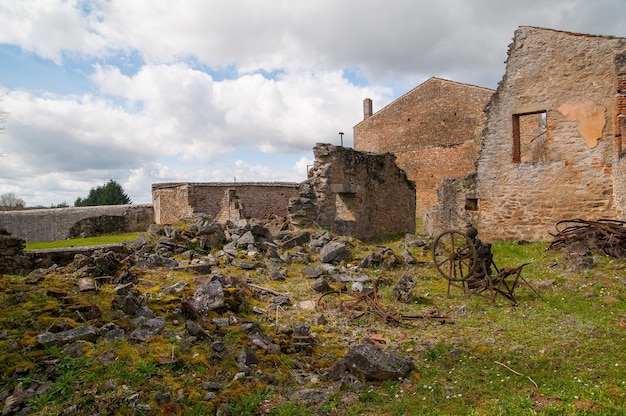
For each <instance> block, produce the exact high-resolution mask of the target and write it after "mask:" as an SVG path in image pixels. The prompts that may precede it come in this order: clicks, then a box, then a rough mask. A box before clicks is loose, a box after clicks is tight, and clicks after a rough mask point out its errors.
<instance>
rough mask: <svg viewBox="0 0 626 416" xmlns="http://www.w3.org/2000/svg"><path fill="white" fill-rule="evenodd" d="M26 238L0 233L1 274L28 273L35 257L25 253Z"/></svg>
mask: <svg viewBox="0 0 626 416" xmlns="http://www.w3.org/2000/svg"><path fill="white" fill-rule="evenodd" d="M24 247H25V246H24V240H23V239H21V238H16V237H11V236H10V235H5V234H0V274H26V273H28V272H30V271H31V270H32V268H33V264H34V262H33V259H32V258H31V257H30V256H28V255H26V254H25V253H24Z"/></svg>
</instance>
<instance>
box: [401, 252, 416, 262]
mask: <svg viewBox="0 0 626 416" xmlns="http://www.w3.org/2000/svg"><path fill="white" fill-rule="evenodd" d="M400 257H401V258H402V261H404V263H405V264H415V263H417V260H415V257H413V255H412V254H411V253H410V252H409V250H404V251H403V252H402V253H400Z"/></svg>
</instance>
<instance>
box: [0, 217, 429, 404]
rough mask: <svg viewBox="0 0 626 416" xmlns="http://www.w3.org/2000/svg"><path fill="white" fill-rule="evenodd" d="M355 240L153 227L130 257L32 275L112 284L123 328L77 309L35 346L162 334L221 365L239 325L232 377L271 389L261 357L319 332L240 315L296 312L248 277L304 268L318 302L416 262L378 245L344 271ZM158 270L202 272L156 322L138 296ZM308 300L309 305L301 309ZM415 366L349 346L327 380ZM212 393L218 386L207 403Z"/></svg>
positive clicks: (76, 347)
mask: <svg viewBox="0 0 626 416" xmlns="http://www.w3.org/2000/svg"><path fill="white" fill-rule="evenodd" d="M351 244H352V243H351V240H350V239H349V238H346V237H333V236H332V235H331V234H330V233H329V232H327V231H324V230H319V231H300V230H289V229H287V227H286V226H284V224H282V223H278V222H275V221H274V222H270V221H267V222H262V221H258V220H245V221H239V222H238V223H236V224H235V223H227V224H226V225H224V226H222V225H219V224H216V223H214V222H212V221H211V220H210V218H208V217H205V216H196V217H194V218H193V220H192V222H191V223H190V224H187V226H186V227H173V226H154V225H153V226H151V227H150V229H149V230H148V232H147V233H145V234H142V235H141V237H140V238H139V239H138V240H136V241H134V242H132V243H129V244H128V245H127V247H126V250H125V251H122V252H120V251H119V250H118V251H117V252H113V251H107V250H106V249H101V250H96V251H95V252H94V253H93V255H91V256H85V255H76V256H75V258H74V261H73V262H72V263H70V264H69V265H67V266H65V267H59V266H53V267H51V268H49V269H38V270H35V271H33V272H31V273H30V274H29V276H28V277H27V279H28V281H29V282H30V283H32V284H37V283H39V282H41V281H44V280H45V279H46V278H47V277H46V276H47V275H48V274H55V275H58V274H62V275H63V276H72V278H75V279H76V282H77V287H78V290H79V293H82V292H93V291H97V290H98V288H99V287H101V286H102V285H107V284H108V285H113V286H114V289H113V294H114V295H113V296H114V297H113V299H111V308H112V309H113V310H114V311H115V312H114V314H115V318H116V322H118V324H116V323H113V322H103V320H102V315H103V314H102V311H100V310H99V308H98V306H97V305H88V306H83V307H80V308H75V311H74V313H75V316H76V319H75V320H76V321H77V322H83V323H84V325H82V326H78V327H69V326H68V325H64V324H63V320H60V321H59V322H60V323H59V324H57V325H53V326H51V327H50V328H47V329H46V330H45V331H44V332H42V333H40V334H39V335H38V337H37V340H38V342H39V343H40V344H41V345H42V346H44V347H47V346H53V345H54V346H58V347H59V348H63V349H65V351H80V350H81V348H82V347H81V345H82V343H83V342H85V341H86V342H92V343H93V342H105V343H106V342H112V341H114V340H116V339H126V340H128V341H129V342H131V343H136V344H138V343H143V342H146V341H148V340H150V339H151V338H153V337H156V336H159V335H162V336H163V337H168V338H169V337H177V338H178V339H180V342H181V343H183V344H186V345H194V344H197V343H200V342H209V343H210V346H211V349H212V351H213V357H212V358H211V360H214V361H219V360H220V359H222V358H223V357H224V356H225V354H226V353H227V351H226V350H225V348H226V347H225V341H224V337H225V333H227V331H228V330H229V328H230V330H233V328H237V330H240V331H244V332H245V333H246V334H247V337H248V339H249V340H250V343H251V345H252V346H253V348H249V347H242V348H241V349H240V350H239V351H238V352H236V362H237V367H238V369H239V373H238V374H237V375H236V376H235V379H236V378H241V377H249V376H254V377H257V378H259V379H260V380H263V381H264V382H266V383H269V384H272V383H276V377H275V376H274V375H273V374H259V373H258V372H257V371H254V369H255V367H256V364H257V363H258V362H259V359H260V358H259V354H258V352H263V355H265V354H281V353H285V354H294V353H295V354H298V353H307V351H308V352H310V350H311V349H312V348H314V347H315V345H316V336H315V334H313V333H312V332H311V329H310V326H309V324H307V323H304V322H299V323H297V324H296V325H295V326H294V327H280V326H279V327H276V328H275V333H273V334H270V333H268V332H267V331H266V330H264V329H263V327H262V326H261V325H259V324H258V323H256V322H250V321H249V320H248V319H242V318H241V313H242V312H243V311H246V310H247V311H249V310H250V309H251V308H250V305H249V299H250V298H251V297H252V296H254V297H255V298H256V299H259V300H263V301H265V302H266V305H267V307H266V308H258V307H255V309H254V310H253V312H254V313H255V314H257V315H262V314H271V313H272V311H277V310H279V309H281V308H283V309H284V308H290V307H292V306H293V300H292V299H290V297H289V296H288V295H286V294H282V293H277V292H274V291H271V290H269V289H266V288H262V287H260V286H255V285H254V282H253V281H251V280H250V279H249V275H250V272H251V271H260V272H261V273H264V274H266V275H268V276H269V277H270V278H271V279H272V280H277V281H282V280H286V279H290V278H294V277H293V271H292V270H293V269H291V268H289V267H288V266H289V265H291V264H298V265H302V267H299V268H298V269H297V270H299V276H298V278H302V279H309V280H310V281H311V285H310V286H311V296H312V297H313V296H317V295H318V294H320V293H325V292H328V291H331V290H333V288H332V287H333V286H337V285H341V286H342V287H346V288H348V289H349V290H353V291H363V290H365V289H366V287H367V286H368V285H370V284H371V283H372V282H371V281H370V278H369V276H368V275H367V273H366V272H365V270H364V269H366V268H371V267H376V268H389V267H393V266H394V265H398V264H401V263H414V262H415V259H414V258H413V257H412V256H410V258H409V256H406V255H396V254H394V253H393V252H392V250H390V249H389V248H382V247H381V248H380V249H379V250H378V251H376V252H375V253H373V254H371V255H368V256H366V257H365V258H364V259H363V260H362V261H361V263H360V265H358V266H356V265H352V266H347V263H346V260H349V259H350V255H351V254H350V253H351V251H350V248H351ZM418 245H419V244H418ZM422 245H423V244H422ZM226 267H228V268H230V269H229V270H232V268H235V269H236V270H240V273H237V275H236V276H234V277H227V276H226V274H227V273H225V272H224V269H225V268H226ZM154 269H167V270H172V271H182V272H189V273H193V274H194V276H195V277H194V279H193V283H192V284H193V285H194V288H193V291H192V292H193V293H192V294H191V296H187V297H185V298H183V299H182V300H180V302H179V304H177V305H174V306H173V308H170V311H171V312H170V315H169V316H158V315H157V313H156V312H155V311H153V310H151V309H150V308H149V307H148V306H146V305H147V304H148V302H146V298H145V295H142V294H141V291H140V290H139V289H140V287H142V286H144V287H145V285H149V284H150V282H147V281H146V279H144V277H143V276H145V275H146V274H147V272H148V271H150V270H154ZM231 274H232V272H231ZM153 283H154V282H153ZM155 285H156V284H155ZM188 286H189V283H188V282H184V281H180V282H177V283H175V284H173V285H171V286H168V287H165V288H163V289H162V293H152V294H151V295H152V296H156V297H159V296H163V295H168V294H175V293H180V292H182V291H184V290H187V293H189V288H188ZM411 289H412V286H410V287H408V286H406V282H405V285H404V286H403V288H402V289H401V290H400V289H399V293H401V294H400V295H398V297H399V298H401V299H403V300H404V301H406V300H408V299H409V298H410V296H411V295H410V294H409V293H408V292H410V290H411ZM49 295H51V296H54V297H56V298H57V299H59V300H60V301H61V302H62V303H66V304H68V305H71V304H72V303H73V302H76V299H74V298H75V297H76V296H79V295H76V294H74V293H72V294H70V293H64V292H63V291H56V292H55V291H49ZM305 303H306V302H302V304H303V305H304V304H305ZM309 303H312V305H308V306H307V307H311V308H315V304H314V303H313V302H309ZM302 307H304V306H302ZM209 316H211V317H212V318H209ZM215 316H217V317H215ZM120 322H126V323H127V324H124V325H122V324H119V323H120ZM181 322H184V328H185V331H186V334H180V333H179V332H178V333H177V332H175V331H174V330H172V329H171V328H170V326H171V325H170V323H174V324H180V323H181ZM323 322H324V317H323V316H320V317H318V318H316V321H315V322H314V323H315V324H320V323H323ZM411 369H412V364H411V363H410V362H409V361H406V360H404V359H402V358H400V357H398V356H396V355H394V354H392V353H389V352H386V351H382V350H381V349H379V348H378V347H376V346H374V345H365V346H362V348H361V347H359V348H357V346H352V347H351V349H350V351H349V352H348V354H347V355H346V356H345V357H344V359H343V360H341V361H338V362H337V363H335V365H333V367H332V368H329V369H328V377H329V378H330V379H331V380H340V381H341V382H342V383H346V382H347V383H350V384H351V385H353V386H359V385H360V383H361V382H360V381H359V380H393V379H398V378H402V377H406V376H407V374H408V373H409V372H410V371H411ZM216 390H219V387H218V388H217V389H216ZM39 394H41V393H39ZM215 394H216V393H215V391H213V390H212V391H210V392H208V393H207V397H208V396H211V395H213V396H214V395H215ZM297 395H302V396H303V397H304V398H303V399H302V400H305V401H306V400H323V398H324V397H326V394H325V393H324V392H308V391H303V392H297V393H296V396H297ZM22 396H23V395H22ZM9 397H11V400H9V399H8V398H7V400H9V401H7V403H9V402H10V403H11V406H12V407H14V408H15V409H18V408H19V407H20V403H21V405H23V404H24V402H25V400H21V402H20V400H16V397H15V393H13V394H11V395H10V396H9ZM208 399H210V397H208ZM3 414H4V413H3ZM9 414H10V413H9Z"/></svg>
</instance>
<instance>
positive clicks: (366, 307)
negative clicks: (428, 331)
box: [317, 288, 450, 325]
mask: <svg viewBox="0 0 626 416" xmlns="http://www.w3.org/2000/svg"><path fill="white" fill-rule="evenodd" d="M377 293H378V292H377V290H376V289H375V288H374V289H367V290H365V291H363V292H359V293H355V294H353V295H351V297H352V299H351V300H350V301H348V302H346V303H344V304H342V305H341V307H342V309H344V310H348V311H352V312H354V311H356V312H357V314H356V315H353V316H351V317H350V319H353V320H354V319H358V318H360V317H362V316H364V315H365V314H367V313H371V314H374V315H375V316H377V317H379V318H380V319H382V320H384V321H385V322H387V323H390V324H396V325H398V324H400V323H402V321H403V320H435V321H440V322H442V323H446V322H450V319H449V318H448V317H446V316H441V315H439V314H438V313H436V312H435V313H432V314H423V315H403V314H401V313H399V312H396V311H393V310H390V309H388V308H385V307H384V306H383V305H381V304H380V302H379V301H378V294H377ZM341 294H345V292H343V291H339V290H335V291H332V292H327V293H324V294H323V295H321V296H320V297H319V299H318V300H317V306H318V308H320V309H321V308H323V302H322V300H323V299H324V298H325V297H327V296H331V295H341Z"/></svg>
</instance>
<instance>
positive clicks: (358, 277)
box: [333, 274, 372, 283]
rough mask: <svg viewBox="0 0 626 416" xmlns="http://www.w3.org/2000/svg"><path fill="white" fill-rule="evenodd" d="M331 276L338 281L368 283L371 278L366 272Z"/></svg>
mask: <svg viewBox="0 0 626 416" xmlns="http://www.w3.org/2000/svg"><path fill="white" fill-rule="evenodd" d="M333 278H334V279H335V280H336V281H337V282H339V283H352V282H361V283H370V282H371V281H372V279H371V278H370V277H369V276H368V275H366V274H336V275H334V276H333Z"/></svg>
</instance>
